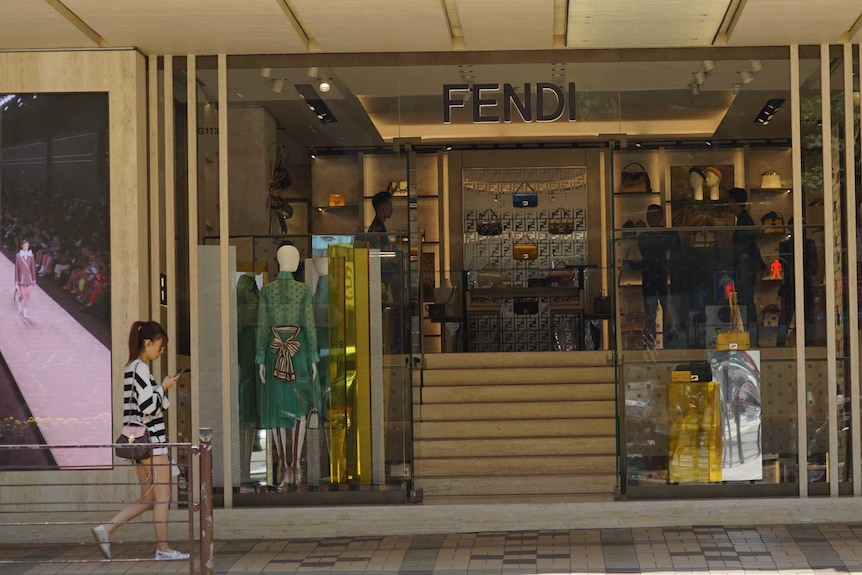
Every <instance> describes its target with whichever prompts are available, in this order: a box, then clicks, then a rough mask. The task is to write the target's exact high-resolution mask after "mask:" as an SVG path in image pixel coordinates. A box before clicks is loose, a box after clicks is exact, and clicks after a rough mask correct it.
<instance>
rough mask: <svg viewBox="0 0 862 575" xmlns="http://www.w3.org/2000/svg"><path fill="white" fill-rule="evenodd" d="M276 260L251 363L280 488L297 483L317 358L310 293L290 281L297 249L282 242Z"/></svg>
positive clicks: (261, 308) (261, 306)
mask: <svg viewBox="0 0 862 575" xmlns="http://www.w3.org/2000/svg"><path fill="white" fill-rule="evenodd" d="M276 259H277V260H278V266H279V273H278V276H276V279H275V281H273V282H270V283H268V284H266V285H264V286H263V288H262V289H261V290H260V299H259V302H258V319H257V350H256V354H255V363H257V364H258V377H259V378H260V382H261V388H260V426H261V428H264V429H274V430H275V432H276V449H277V451H278V457H279V471H280V474H281V480H280V483H279V487H281V488H285V487H286V486H287V485H289V484H295V485H299V484H300V483H302V477H303V475H302V469H301V467H300V465H299V460H300V457H301V456H302V445H303V442H304V441H305V428H306V417H307V414H308V411H309V409H310V408H311V407H313V405H314V403H313V399H312V389H313V386H312V380H313V379H314V378H315V377H317V363H318V362H319V361H320V357H319V355H318V348H317V329H316V327H315V325H314V306H313V303H312V298H311V288H309V287H308V286H307V285H306V284H304V283H303V282H300V281H297V280H296V279H294V277H293V274H294V272H296V270H297V269H298V268H299V250H297V249H296V247H294V246H293V245H291V244H289V243H287V242H284V243H282V245H281V246H280V247H279V248H278V251H277V252H276ZM288 440H290V442H289V441H288ZM289 447H290V448H291V453H290V455H288V453H287V449H288V448H289Z"/></svg>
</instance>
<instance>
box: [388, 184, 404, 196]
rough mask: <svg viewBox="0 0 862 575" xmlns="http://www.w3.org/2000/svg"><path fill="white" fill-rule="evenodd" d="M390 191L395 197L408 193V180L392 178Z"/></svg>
mask: <svg viewBox="0 0 862 575" xmlns="http://www.w3.org/2000/svg"><path fill="white" fill-rule="evenodd" d="M388 191H389V193H390V194H392V196H393V197H396V196H406V195H407V180H392V181H391V182H389V189H388Z"/></svg>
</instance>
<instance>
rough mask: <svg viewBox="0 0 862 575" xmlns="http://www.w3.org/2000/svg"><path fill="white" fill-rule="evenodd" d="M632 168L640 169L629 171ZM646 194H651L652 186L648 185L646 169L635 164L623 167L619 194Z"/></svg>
mask: <svg viewBox="0 0 862 575" xmlns="http://www.w3.org/2000/svg"><path fill="white" fill-rule="evenodd" d="M632 167H634V168H640V169H639V170H630V169H629V168H632ZM648 192H652V185H650V181H649V174H648V173H647V171H646V168H644V167H643V166H642V165H641V164H639V163H637V162H632V163H631V164H628V165H627V166H625V167H624V168H623V170H622V173H621V174H620V193H621V194H626V193H634V194H637V193H640V194H645V193H648Z"/></svg>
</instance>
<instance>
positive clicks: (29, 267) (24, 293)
mask: <svg viewBox="0 0 862 575" xmlns="http://www.w3.org/2000/svg"><path fill="white" fill-rule="evenodd" d="M34 285H36V260H35V259H34V258H33V252H31V251H30V242H28V241H27V240H24V241H23V242H21V251H19V252H18V253H17V254H16V255H15V287H16V288H17V298H16V300H15V301H16V303H17V304H18V313H20V314H21V315H22V316H24V319H27V317H28V315H29V309H30V291H31V290H32V289H33V286H34Z"/></svg>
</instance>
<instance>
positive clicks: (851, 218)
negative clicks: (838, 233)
mask: <svg viewBox="0 0 862 575" xmlns="http://www.w3.org/2000/svg"><path fill="white" fill-rule="evenodd" d="M855 105H856V104H855V103H854V101H853V45H852V44H844V126H845V133H846V138H845V139H846V142H845V143H846V145H845V146H844V165H845V166H847V174H846V182H847V185H846V188H845V189H846V195H845V196H844V205H845V206H847V226H846V228H845V231H844V234H845V235H844V237H845V238H846V241H845V245H846V249H847V307H848V309H847V322H848V324H847V329H848V334H849V341H848V342H847V345H848V347H849V349H848V350H847V353H846V354H845V355H846V356H847V357H848V358H849V360H850V365H849V366H848V367H849V377H850V397H849V398H848V400H849V401H850V404H849V405H850V411H851V414H850V418H851V419H850V448H851V449H852V450H853V451H854V452H855V453H857V454H858V453H860V449H859V439H860V425H859V316H858V314H856V313H853V312H852V311H851V310H854V309H855V308H856V307H857V306H858V304H857V302H858V301H859V293H858V292H859V290H858V284H857V283H856V282H857V281H858V277H857V275H858V274H857V270H856V262H857V261H858V260H857V257H858V254H857V251H858V250H857V249H856V241H855V240H856V226H857V221H856V209H855V207H856V131H855V121H854V111H855V110H854V107H855ZM851 461H852V465H853V469H852V474H853V494H854V495H856V496H859V495H862V493H860V491H862V460H860V458H859V457H858V456H856V455H854V456H853V457H851ZM845 465H846V462H845Z"/></svg>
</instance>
